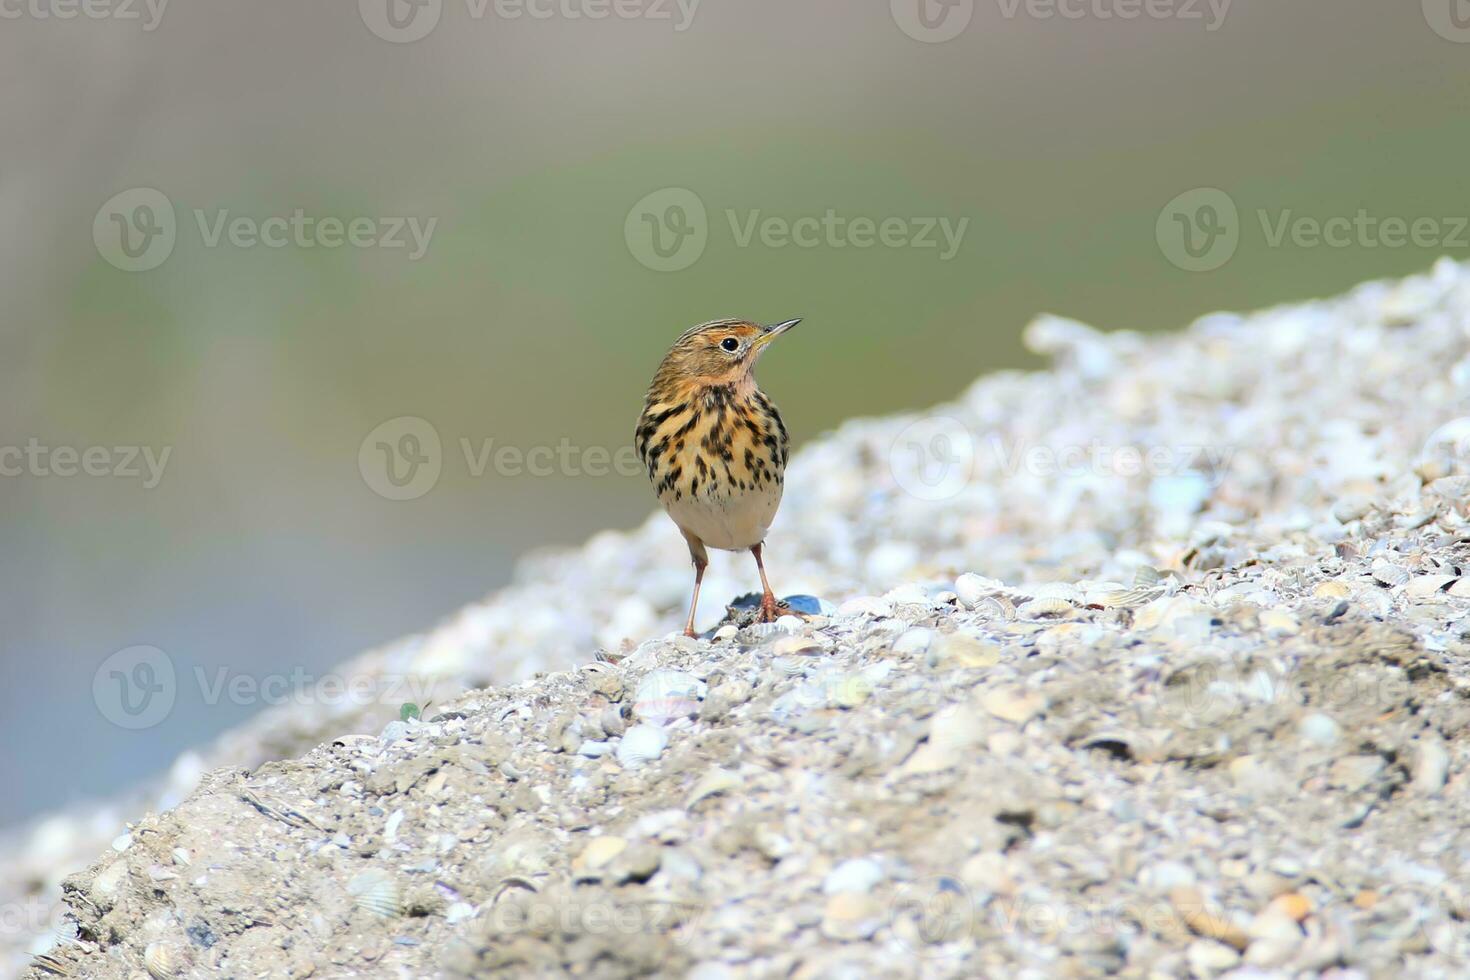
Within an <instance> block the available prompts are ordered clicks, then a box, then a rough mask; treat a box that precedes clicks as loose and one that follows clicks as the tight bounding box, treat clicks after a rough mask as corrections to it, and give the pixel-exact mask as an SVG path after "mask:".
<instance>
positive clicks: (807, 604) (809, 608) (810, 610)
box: [781, 595, 824, 616]
mask: <svg viewBox="0 0 1470 980" xmlns="http://www.w3.org/2000/svg"><path fill="white" fill-rule="evenodd" d="M781 601H782V602H784V603H786V605H788V606H790V607H791V611H792V612H798V613H801V614H802V615H803V616H821V615H824V613H823V611H822V600H821V599H818V598H817V597H816V596H814V595H789V596H787V597H786V598H785V599H782V600H781Z"/></svg>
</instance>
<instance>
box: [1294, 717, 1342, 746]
mask: <svg viewBox="0 0 1470 980" xmlns="http://www.w3.org/2000/svg"><path fill="white" fill-rule="evenodd" d="M1296 730H1297V732H1298V733H1299V734H1300V735H1301V737H1302V738H1304V739H1306V740H1307V741H1309V742H1312V743H1315V744H1317V745H1321V746H1333V745H1336V744H1337V741H1338V739H1339V738H1341V737H1342V726H1341V725H1339V724H1338V723H1337V722H1335V721H1333V720H1332V718H1330V717H1329V716H1327V715H1324V714H1322V713H1321V712H1320V711H1314V712H1312V713H1311V714H1309V715H1306V716H1305V717H1303V718H1302V720H1301V721H1299V722H1297V726H1296Z"/></svg>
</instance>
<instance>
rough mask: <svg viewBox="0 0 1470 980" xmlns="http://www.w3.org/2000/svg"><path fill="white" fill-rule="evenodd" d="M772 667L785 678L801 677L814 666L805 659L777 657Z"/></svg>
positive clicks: (772, 662)
mask: <svg viewBox="0 0 1470 980" xmlns="http://www.w3.org/2000/svg"><path fill="white" fill-rule="evenodd" d="M771 666H772V667H773V668H775V670H776V672H777V673H779V674H781V675H782V676H783V677H800V676H801V675H802V674H804V673H806V670H807V668H808V667H811V666H813V665H812V663H811V661H810V660H809V659H808V658H805V657H777V658H776V659H774V660H772V661H771Z"/></svg>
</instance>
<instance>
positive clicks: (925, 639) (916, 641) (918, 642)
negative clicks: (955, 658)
mask: <svg viewBox="0 0 1470 980" xmlns="http://www.w3.org/2000/svg"><path fill="white" fill-rule="evenodd" d="M933 642H934V631H933V630H928V629H923V628H915V629H910V630H905V631H904V632H903V633H902V634H900V636H899V638H898V639H896V640H894V641H893V652H894V653H896V654H898V655H900V656H904V657H913V656H917V655H919V654H921V653H923V652H924V651H926V650H928V649H929V644H931V643H933Z"/></svg>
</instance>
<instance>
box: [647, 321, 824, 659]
mask: <svg viewBox="0 0 1470 980" xmlns="http://www.w3.org/2000/svg"><path fill="white" fill-rule="evenodd" d="M800 322H801V319H800V318H797V319H795V320H786V321H783V322H781V323H777V324H774V325H771V326H761V325H760V324H758V323H755V322H753V321H750V320H738V319H729V320H711V321H710V322H709V323H701V324H699V325H698V326H695V327H690V328H689V329H688V330H686V331H684V333H682V334H681V335H680V336H679V339H678V340H676V341H674V345H673V346H672V347H671V348H669V352H668V353H667V354H666V355H664V359H663V361H662V362H661V363H660V364H659V366H658V370H657V371H656V372H655V373H654V376H653V382H652V383H651V384H650V385H649V386H648V394H647V395H646V396H645V398H644V401H643V414H642V415H641V416H640V417H639V419H638V428H637V430H636V432H635V434H634V440H635V445H636V447H637V450H638V458H639V459H640V460H642V462H643V465H644V467H645V468H646V469H647V471H648V479H649V481H650V482H651V483H652V484H653V489H654V492H655V493H656V494H657V496H658V500H659V503H661V504H662V505H663V507H664V510H665V511H666V512H667V513H668V515H669V517H670V518H672V519H673V522H674V524H675V525H676V526H677V527H678V528H679V531H680V533H682V534H683V535H684V540H685V542H686V543H687V544H688V545H689V558H690V560H691V561H692V562H693V563H694V595H693V598H692V599H691V600H690V602H689V618H688V620H687V621H686V622H685V625H684V635H685V636H690V637H694V636H697V634H696V633H695V632H694V616H695V613H696V611H697V610H698V608H699V588H700V585H701V584H702V583H703V582H704V570H705V568H707V567H708V566H709V552H708V549H709V548H716V549H719V550H721V551H737V552H738V551H749V552H750V553H751V554H752V555H754V556H755V565H756V568H757V569H758V570H759V571H760V577H761V605H760V621H761V622H763V623H769V622H774V621H775V619H776V617H777V615H778V613H779V610H780V606H779V604H778V603H777V602H776V595H775V593H774V592H772V591H771V583H770V580H769V579H768V578H767V577H766V564H765V560H764V558H763V556H762V548H763V546H764V545H765V540H766V532H767V531H769V530H770V527H771V521H772V520H774V519H775V517H776V510H777V508H779V507H780V506H781V493H782V490H783V489H784V486H785V481H786V459H787V456H788V453H789V450H790V442H791V440H790V436H789V435H788V434H787V432H786V424H785V423H784V422H783V421H782V419H781V413H780V412H778V411H777V410H776V404H775V402H773V401H771V399H770V398H769V397H768V396H767V395H766V393H765V392H763V391H761V390H760V387H759V386H758V385H757V384H756V381H755V365H756V361H758V360H759V359H760V357H761V355H762V354H763V353H764V352H765V350H766V347H767V346H768V345H769V344H770V343H771V342H772V341H773V340H775V339H776V338H777V337H780V336H781V335H783V334H785V333H786V332H787V331H788V330H790V329H791V328H792V327H794V326H796V325H797V324H798V323H800Z"/></svg>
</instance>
